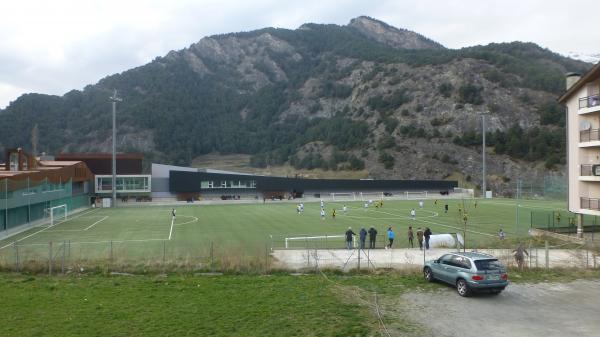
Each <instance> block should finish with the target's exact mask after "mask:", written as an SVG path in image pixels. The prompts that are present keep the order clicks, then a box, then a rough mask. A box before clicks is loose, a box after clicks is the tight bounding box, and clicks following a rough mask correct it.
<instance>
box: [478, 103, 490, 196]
mask: <svg viewBox="0 0 600 337" xmlns="http://www.w3.org/2000/svg"><path fill="white" fill-rule="evenodd" d="M479 114H480V115H481V129H482V136H483V141H482V145H481V157H482V161H483V163H482V172H481V178H482V181H483V183H482V184H481V191H482V192H483V198H484V199H485V198H486V197H487V196H486V192H487V186H486V179H485V116H486V115H488V114H489V112H480V113H479Z"/></svg>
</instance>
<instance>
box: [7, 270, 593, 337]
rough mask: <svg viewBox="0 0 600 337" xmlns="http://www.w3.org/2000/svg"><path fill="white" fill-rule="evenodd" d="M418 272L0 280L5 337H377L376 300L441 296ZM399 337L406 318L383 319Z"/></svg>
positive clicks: (554, 273)
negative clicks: (431, 292) (377, 297)
mask: <svg viewBox="0 0 600 337" xmlns="http://www.w3.org/2000/svg"><path fill="white" fill-rule="evenodd" d="M579 278H585V279H600V271H598V270H588V271H577V272H574V271H573V270H551V271H541V270H532V271H524V272H518V271H512V272H511V280H512V281H513V282H527V283H530V282H567V281H572V280H575V279H579ZM440 287H441V285H439V284H435V283H434V284H429V283H426V282H424V281H423V280H422V278H421V275H420V273H419V272H418V270H413V271H406V272H403V273H400V272H380V273H377V274H341V273H328V274H326V275H325V276H323V275H320V274H308V275H291V274H283V273H282V274H273V275H212V276H204V275H198V274H196V275H194V274H171V275H125V276H123V275H106V274H78V275H70V276H65V277H47V276H38V275H24V274H14V273H0V293H1V294H2V305H1V306H0V316H1V317H2V318H3V319H2V321H3V323H2V324H0V335H1V336H124V335H127V336H373V335H379V334H380V331H379V325H378V320H377V317H376V314H375V312H374V310H373V303H372V302H371V300H372V295H373V294H374V293H375V292H376V293H377V294H379V295H380V297H382V298H385V297H388V298H390V297H394V298H396V297H398V296H399V295H401V294H402V293H404V292H409V291H415V290H419V291H429V290H433V289H438V288H440ZM383 319H384V321H386V324H387V325H388V326H390V327H393V329H394V331H397V332H401V333H402V334H403V335H409V336H413V335H417V336H418V335H419V332H418V331H419V330H418V328H417V327H415V326H414V324H413V323H411V322H410V318H408V317H405V318H402V317H390V316H386V315H385V314H384V317H383Z"/></svg>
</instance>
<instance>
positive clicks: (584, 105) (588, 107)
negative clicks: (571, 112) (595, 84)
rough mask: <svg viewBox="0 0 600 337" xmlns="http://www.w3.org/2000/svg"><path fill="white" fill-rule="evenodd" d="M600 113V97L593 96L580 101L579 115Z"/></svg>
mask: <svg viewBox="0 0 600 337" xmlns="http://www.w3.org/2000/svg"><path fill="white" fill-rule="evenodd" d="M596 111H600V95H592V96H588V97H582V98H580V99H579V114H586V113H591V112H596Z"/></svg>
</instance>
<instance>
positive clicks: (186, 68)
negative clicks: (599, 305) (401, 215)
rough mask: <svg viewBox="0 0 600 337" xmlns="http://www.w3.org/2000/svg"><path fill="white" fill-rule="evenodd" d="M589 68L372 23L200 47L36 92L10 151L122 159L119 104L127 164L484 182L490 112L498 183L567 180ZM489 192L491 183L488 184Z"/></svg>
mask: <svg viewBox="0 0 600 337" xmlns="http://www.w3.org/2000/svg"><path fill="white" fill-rule="evenodd" d="M590 67H591V64H588V63H585V62H581V61H577V60H573V59H569V58H566V57H563V56H560V55H558V54H556V53H553V52H551V51H549V50H547V49H543V48H541V47H539V46H537V45H536V44H533V43H523V42H513V43H500V44H489V45H486V46H474V47H469V48H463V49H458V50H456V49H448V48H445V47H444V46H442V45H441V44H439V43H437V42H435V41H432V40H430V39H428V38H426V37H424V36H422V35H419V34H417V33H415V32H411V31H408V30H403V29H398V28H394V27H392V26H389V25H387V24H385V23H383V22H381V21H378V20H375V19H372V18H368V17H359V18H356V19H353V20H352V21H351V22H350V23H349V24H348V25H345V26H338V25H323V24H304V25H302V26H301V27H299V28H298V29H296V30H288V29H277V28H265V29H260V30H256V31H251V32H242V33H230V34H223V35H215V36H209V37H205V38H202V39H201V40H200V41H198V42H197V43H194V44H192V45H190V46H189V47H187V48H184V49H182V50H179V51H171V52H169V53H168V54H167V55H165V56H164V57H157V58H156V59H154V60H153V61H152V62H150V63H148V64H146V65H144V66H141V67H137V68H134V69H131V70H127V71H125V72H123V73H120V74H114V75H111V76H108V77H106V78H103V79H102V80H100V81H99V82H98V83H96V84H94V85H89V86H87V87H85V88H84V90H82V91H77V90H73V91H70V92H68V93H67V94H65V95H64V96H61V97H58V96H50V95H43V94H27V95H23V96H21V97H19V98H18V99H17V100H16V101H14V102H12V103H11V104H10V105H9V106H8V107H7V108H6V109H4V110H0V118H1V119H2V120H5V121H7V120H8V121H11V122H10V123H2V124H0V147H14V146H29V143H30V141H29V138H30V137H29V134H30V131H31V129H32V128H33V127H34V125H38V132H39V145H38V150H39V151H40V152H41V151H46V152H51V153H53V152H58V151H71V152H73V151H108V150H109V149H110V142H111V139H110V130H111V115H110V104H109V101H108V97H109V96H110V95H111V94H112V91H113V89H117V90H118V91H119V95H120V96H121V97H122V98H123V102H121V103H119V105H118V124H119V126H118V139H117V144H118V147H119V149H120V150H121V151H141V152H144V153H145V154H146V157H147V158H148V159H149V160H156V161H163V162H169V163H174V164H183V165H187V164H189V163H191V162H192V161H193V160H194V159H195V158H197V157H199V156H203V155H208V154H211V155H214V154H215V153H220V154H223V155H227V154H244V155H250V160H249V161H250V163H249V164H250V166H252V167H255V168H264V167H282V166H285V167H288V168H293V170H296V169H302V170H308V171H311V172H312V170H314V169H320V170H329V171H332V170H335V171H339V172H340V173H339V174H340V175H342V174H343V172H349V171H355V172H362V173H361V174H362V175H363V176H369V177H375V178H392V177H393V178H409V179H411V178H432V179H433V178H446V177H453V178H456V179H460V180H461V181H464V184H466V185H472V186H475V185H477V184H479V183H480V181H481V179H480V178H478V177H480V173H479V172H480V171H481V164H480V163H481V156H480V147H478V145H479V144H480V143H481V134H480V133H481V131H480V116H479V114H478V113H479V112H482V111H489V112H490V113H491V114H490V116H489V118H488V123H487V124H488V131H489V135H488V136H489V137H488V144H489V145H490V147H489V148H488V152H489V153H490V156H489V157H488V158H489V159H488V172H490V180H491V181H490V182H489V184H490V185H491V186H493V187H494V188H496V189H498V190H505V191H508V189H507V187H508V186H509V185H510V184H511V181H512V182H514V179H515V178H516V177H517V176H519V177H522V178H526V179H536V178H543V175H545V174H548V172H549V170H551V171H550V172H551V173H552V172H553V174H561V170H562V169H563V167H564V166H563V164H564V151H565V150H564V149H565V139H564V113H563V109H562V108H561V107H560V106H558V105H557V104H556V97H557V95H559V94H560V93H561V92H562V91H563V87H564V78H563V74H564V73H565V72H567V71H578V72H585V71H586V70H587V69H589V68H590ZM478 179H479V180H478Z"/></svg>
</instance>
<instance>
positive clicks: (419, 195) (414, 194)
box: [404, 191, 428, 199]
mask: <svg viewBox="0 0 600 337" xmlns="http://www.w3.org/2000/svg"><path fill="white" fill-rule="evenodd" d="M404 193H405V195H406V199H425V198H427V196H428V194H427V191H420V192H419V191H406V192H404Z"/></svg>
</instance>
